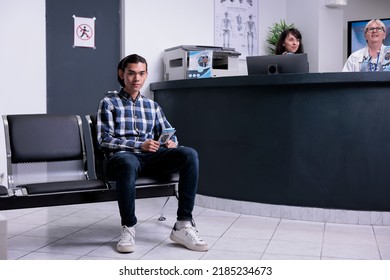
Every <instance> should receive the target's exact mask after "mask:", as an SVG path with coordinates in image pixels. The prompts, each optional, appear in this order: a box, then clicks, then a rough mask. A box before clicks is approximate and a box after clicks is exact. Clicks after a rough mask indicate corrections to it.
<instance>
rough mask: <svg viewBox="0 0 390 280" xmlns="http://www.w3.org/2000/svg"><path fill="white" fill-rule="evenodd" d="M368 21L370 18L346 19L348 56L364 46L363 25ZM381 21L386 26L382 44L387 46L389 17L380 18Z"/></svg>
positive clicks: (389, 32) (389, 39)
mask: <svg viewBox="0 0 390 280" xmlns="http://www.w3.org/2000/svg"><path fill="white" fill-rule="evenodd" d="M369 21H370V19H365V20H355V21H348V50H347V51H348V56H350V54H351V53H353V52H355V51H357V50H359V49H361V48H364V47H365V46H366V38H364V27H366V24H367V23H368V22H369ZM381 21H382V22H383V23H384V24H385V26H386V38H385V41H384V42H383V44H384V45H386V46H389V45H390V18H386V19H381Z"/></svg>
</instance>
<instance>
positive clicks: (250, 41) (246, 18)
mask: <svg viewBox="0 0 390 280" xmlns="http://www.w3.org/2000/svg"><path fill="white" fill-rule="evenodd" d="M214 1H215V2H214V13H215V15H214V44H215V46H217V47H225V48H234V49H235V50H236V51H238V52H240V53H241V56H240V59H245V58H246V57H247V56H252V55H257V54H258V48H259V44H258V33H257V23H258V15H259V1H258V0H214Z"/></svg>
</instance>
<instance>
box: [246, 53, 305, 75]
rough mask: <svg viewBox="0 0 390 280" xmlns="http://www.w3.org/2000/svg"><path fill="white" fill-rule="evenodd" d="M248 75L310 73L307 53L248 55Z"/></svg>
mask: <svg viewBox="0 0 390 280" xmlns="http://www.w3.org/2000/svg"><path fill="white" fill-rule="evenodd" d="M246 64H247V67H248V75H259V74H285V73H308V72H309V62H308V60H307V54H306V53H300V54H286V55H260V56H247V57H246Z"/></svg>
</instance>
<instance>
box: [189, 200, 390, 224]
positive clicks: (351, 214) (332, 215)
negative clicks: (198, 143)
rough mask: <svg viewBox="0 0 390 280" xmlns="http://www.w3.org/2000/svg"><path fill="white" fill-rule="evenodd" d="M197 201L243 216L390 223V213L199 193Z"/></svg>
mask: <svg viewBox="0 0 390 280" xmlns="http://www.w3.org/2000/svg"><path fill="white" fill-rule="evenodd" d="M195 204H196V205H197V206H200V207H205V208H210V209H215V210H222V211H227V212H233V213H238V214H243V215H254V216H261V217H271V218H282V219H290V220H302V221H312V222H328V223H343V224H358V225H375V226H390V212H377V211H355V210H342V209H324V208H310V207H296V206H286V205H273V204H264V203H257V202H247V201H238V200H231V199H225V198H217V197H210V196H204V195H197V196H196V200H195Z"/></svg>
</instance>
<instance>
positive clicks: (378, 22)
mask: <svg viewBox="0 0 390 280" xmlns="http://www.w3.org/2000/svg"><path fill="white" fill-rule="evenodd" d="M373 23H377V24H379V25H380V26H381V27H382V29H383V32H385V33H386V26H385V24H384V23H383V22H382V21H381V20H380V19H372V20H370V21H369V22H367V24H366V27H364V33H367V31H368V28H369V27H370V26H371V25H372V24H373Z"/></svg>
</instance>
